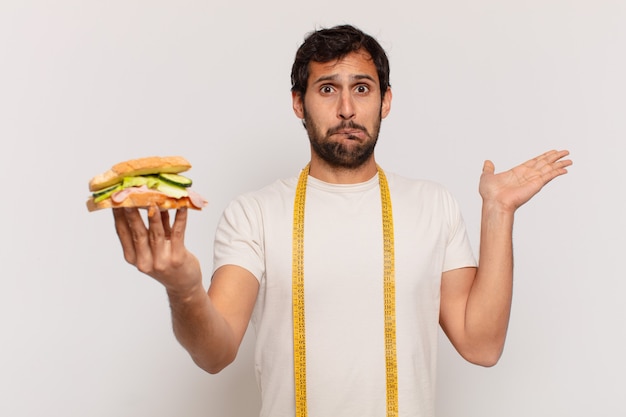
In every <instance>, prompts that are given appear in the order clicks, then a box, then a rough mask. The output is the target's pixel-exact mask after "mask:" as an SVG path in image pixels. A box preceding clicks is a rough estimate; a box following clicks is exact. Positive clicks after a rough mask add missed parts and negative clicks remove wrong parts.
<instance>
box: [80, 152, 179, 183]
mask: <svg viewBox="0 0 626 417" xmlns="http://www.w3.org/2000/svg"><path fill="white" fill-rule="evenodd" d="M190 168H191V164H190V163H189V161H187V160H186V159H185V158H183V157H182V156H164V157H163V156H149V157H146V158H139V159H131V160H129V161H125V162H120V163H119V164H116V165H113V167H112V168H111V169H110V170H108V171H106V172H104V173H102V174H100V175H96V176H95V177H93V178H92V179H91V180H90V181H89V190H90V191H98V190H103V189H105V188H107V187H110V186H111V185H114V184H116V183H118V182H120V181H121V180H122V179H123V178H124V177H134V176H137V175H149V174H157V173H169V174H178V173H180V172H184V171H187V170H188V169H190Z"/></svg>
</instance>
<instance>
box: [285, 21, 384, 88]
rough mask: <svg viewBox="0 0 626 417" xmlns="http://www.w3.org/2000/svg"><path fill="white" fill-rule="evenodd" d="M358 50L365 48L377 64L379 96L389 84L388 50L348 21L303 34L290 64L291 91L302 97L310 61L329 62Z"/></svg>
mask: <svg viewBox="0 0 626 417" xmlns="http://www.w3.org/2000/svg"><path fill="white" fill-rule="evenodd" d="M360 50H364V51H366V52H367V53H368V54H369V55H370V57H371V58H372V61H373V62H374V65H375V66H376V72H377V73H378V79H379V83H380V94H381V98H382V97H383V96H384V95H385V93H386V92H387V89H388V88H389V87H390V84H389V60H388V59H387V54H386V53H385V50H384V49H383V47H382V46H381V45H380V44H379V43H378V41H377V40H376V39H374V38H373V37H372V36H370V35H368V34H366V33H364V32H363V31H361V30H360V29H357V28H355V27H354V26H351V25H340V26H335V27H332V28H329V29H320V30H317V31H314V32H311V33H309V34H308V35H307V36H306V37H305V40H304V43H303V44H302V45H301V46H300V48H299V49H298V51H297V52H296V58H295V60H294V63H293V66H292V67H291V91H292V92H297V93H299V94H300V95H301V96H302V97H303V98H304V94H305V93H306V88H307V83H308V79H309V63H310V62H311V61H314V62H322V63H323V62H329V61H332V60H336V59H341V58H343V57H345V56H346V55H348V54H350V53H351V52H357V51H360Z"/></svg>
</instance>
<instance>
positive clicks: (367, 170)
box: [309, 155, 378, 184]
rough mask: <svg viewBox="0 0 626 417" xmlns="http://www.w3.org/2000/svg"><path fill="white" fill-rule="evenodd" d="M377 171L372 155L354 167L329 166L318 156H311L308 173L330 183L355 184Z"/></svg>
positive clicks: (367, 178)
mask: <svg viewBox="0 0 626 417" xmlns="http://www.w3.org/2000/svg"><path fill="white" fill-rule="evenodd" d="M377 172H378V168H377V167H376V161H375V160H374V156H373V155H372V157H371V158H370V159H368V160H367V162H365V163H364V164H362V165H360V166H358V167H355V168H344V167H335V166H331V165H329V164H328V163H326V162H325V161H323V160H321V159H319V158H315V157H312V158H311V167H310V170H309V175H310V176H312V177H313V178H316V179H318V180H320V181H324V182H328V183H331V184H357V183H360V182H365V181H367V180H369V179H371V178H372V177H374V176H375V175H376V173H377Z"/></svg>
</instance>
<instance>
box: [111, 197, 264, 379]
mask: <svg viewBox="0 0 626 417" xmlns="http://www.w3.org/2000/svg"><path fill="white" fill-rule="evenodd" d="M113 214H114V218H115V228H116V231H117V234H118V236H119V238H120V242H121V244H122V249H123V251H124V258H125V259H126V261H127V262H129V263H130V264H132V265H135V266H136V267H137V269H139V270H140V271H141V272H143V273H145V274H147V275H150V276H151V277H153V278H154V279H156V280H157V281H159V282H160V283H161V284H163V285H164V286H165V288H166V291H167V294H168V298H169V302H170V307H171V311H172V323H173V327H174V334H175V335H176V338H177V339H178V341H179V342H180V343H181V344H182V345H183V347H184V348H185V349H187V351H188V352H189V354H190V355H191V357H192V358H193V360H194V362H196V364H198V366H200V367H201V368H202V369H204V370H206V371H207V372H210V373H217V372H219V371H220V370H222V369H223V368H224V367H226V366H227V365H228V364H230V363H231V362H232V361H233V360H234V359H235V356H236V355H237V351H238V349H239V346H240V344H241V341H242V339H243V336H244V334H245V331H246V329H247V326H248V322H249V320H250V316H251V314H252V309H253V308H254V302H255V300H256V295H257V292H258V281H257V280H256V278H255V277H254V276H253V275H252V274H251V273H250V272H248V271H247V270H245V269H243V268H240V267H237V266H231V265H228V266H224V267H222V268H220V269H218V270H217V271H216V273H215V275H214V277H213V280H212V284H211V286H210V288H209V290H208V293H207V291H205V289H204V286H203V283H202V272H201V269H200V264H199V262H198V260H197V258H196V257H195V256H194V255H193V254H192V253H191V252H189V251H188V250H187V249H186V247H185V245H184V235H185V228H186V223H187V209H180V210H178V211H177V213H176V219H175V220H174V223H173V225H171V226H170V223H169V216H168V212H167V211H165V212H160V211H159V210H158V209H156V208H151V209H150V210H149V215H148V228H146V226H145V225H144V222H143V220H142V218H141V216H140V214H139V211H138V210H137V209H114V210H113Z"/></svg>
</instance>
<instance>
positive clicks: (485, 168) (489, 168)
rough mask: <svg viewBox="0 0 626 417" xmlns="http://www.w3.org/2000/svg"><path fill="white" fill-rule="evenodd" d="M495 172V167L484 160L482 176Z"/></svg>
mask: <svg viewBox="0 0 626 417" xmlns="http://www.w3.org/2000/svg"><path fill="white" fill-rule="evenodd" d="M495 170H496V167H495V165H494V164H493V162H491V161H490V160H486V161H485V163H484V164H483V174H493V173H494V171H495Z"/></svg>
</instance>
